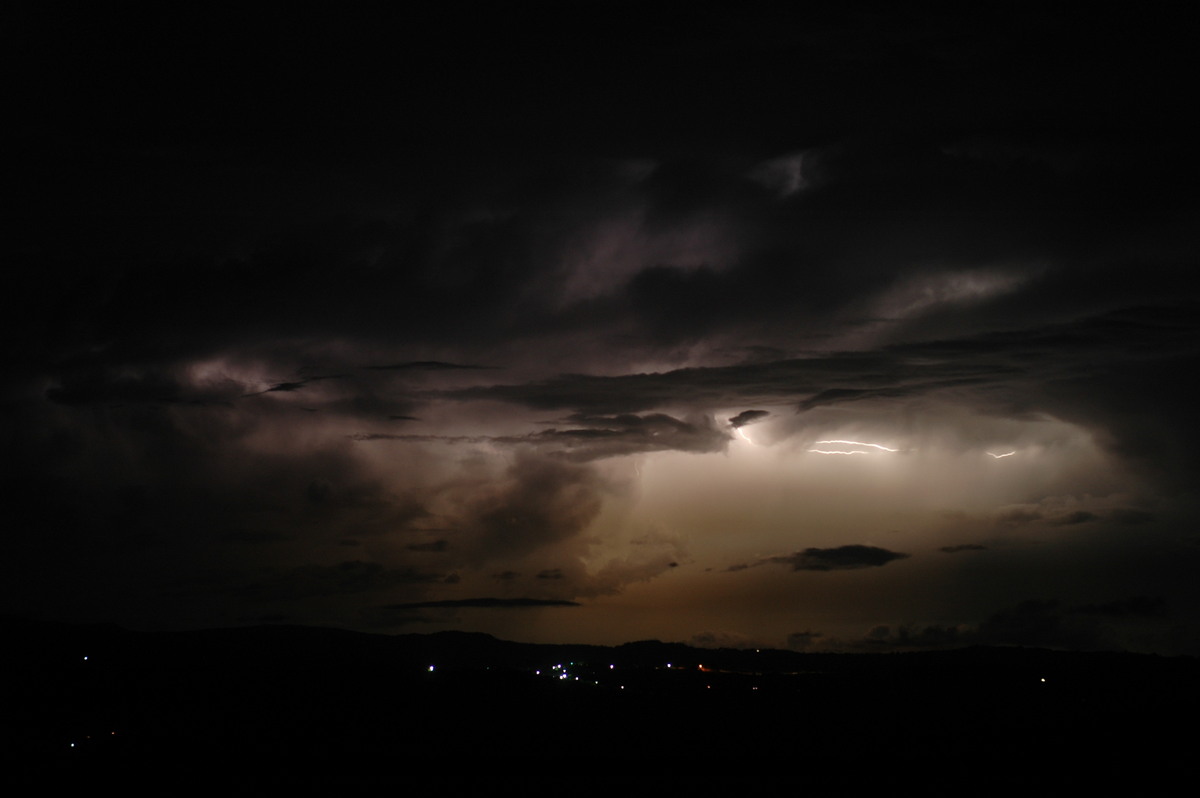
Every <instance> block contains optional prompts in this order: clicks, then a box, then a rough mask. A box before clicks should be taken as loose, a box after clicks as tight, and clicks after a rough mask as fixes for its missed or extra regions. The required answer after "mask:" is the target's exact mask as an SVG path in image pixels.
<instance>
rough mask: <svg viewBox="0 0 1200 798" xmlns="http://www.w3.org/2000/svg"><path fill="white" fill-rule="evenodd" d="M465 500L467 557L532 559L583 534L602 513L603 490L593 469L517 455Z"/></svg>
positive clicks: (461, 523)
mask: <svg viewBox="0 0 1200 798" xmlns="http://www.w3.org/2000/svg"><path fill="white" fill-rule="evenodd" d="M473 493H474V495H472V496H470V497H469V498H467V499H466V500H465V503H464V504H465V506H464V507H463V509H462V511H461V519H460V525H461V526H462V528H463V529H464V531H466V532H467V533H468V535H469V538H470V541H471V544H470V549H469V550H468V551H467V552H466V556H467V557H468V558H470V559H476V560H481V561H482V560H489V559H493V558H498V557H514V556H521V555H525V554H529V553H531V552H534V551H536V550H538V549H541V548H544V547H547V546H552V545H556V544H560V543H563V542H565V541H568V540H571V539H573V538H575V537H576V536H577V535H579V534H580V533H581V532H582V531H583V530H584V529H585V528H586V527H587V525H588V524H589V523H590V522H591V521H592V520H593V519H594V518H595V517H596V516H597V515H598V514H599V512H600V507H601V497H602V495H603V485H602V483H601V481H600V479H599V477H598V476H597V474H596V473H595V472H594V471H593V470H592V469H591V468H589V467H587V466H582V465H575V464H572V463H567V462H564V461H561V460H556V459H551V458H547V457H540V456H536V455H533V454H525V453H522V452H520V451H519V452H518V453H517V456H516V458H515V459H514V461H513V462H512V464H511V465H510V466H509V467H508V468H507V469H506V471H505V473H504V474H503V475H501V476H500V477H499V478H498V479H496V480H494V481H492V482H490V483H488V484H486V485H481V486H480V487H479V490H478V491H473Z"/></svg>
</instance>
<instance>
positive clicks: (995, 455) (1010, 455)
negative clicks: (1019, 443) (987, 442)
mask: <svg viewBox="0 0 1200 798" xmlns="http://www.w3.org/2000/svg"><path fill="white" fill-rule="evenodd" d="M1016 453H1017V450H1016V449H1013V450H1012V451H1011V452H1005V453H1004V454H992V453H991V452H986V454H991V455H992V457H995V458H996V459H997V460H999V459H1000V458H1001V457H1012V456H1013V455H1014V454H1016Z"/></svg>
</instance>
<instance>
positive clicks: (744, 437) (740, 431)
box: [736, 427, 754, 443]
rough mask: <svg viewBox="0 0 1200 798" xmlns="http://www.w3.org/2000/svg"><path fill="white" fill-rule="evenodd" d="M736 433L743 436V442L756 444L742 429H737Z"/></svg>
mask: <svg viewBox="0 0 1200 798" xmlns="http://www.w3.org/2000/svg"><path fill="white" fill-rule="evenodd" d="M736 431H737V434H738V435H741V436H742V440H744V441H745V442H746V443H754V441H752V440H750V436H749V435H747V434H746V433H745V431H743V430H742V428H741V427H737V428H736Z"/></svg>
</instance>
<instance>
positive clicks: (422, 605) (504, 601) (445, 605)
mask: <svg viewBox="0 0 1200 798" xmlns="http://www.w3.org/2000/svg"><path fill="white" fill-rule="evenodd" d="M578 606H580V604H579V602H577V601H567V600H565V599H536V598H467V599H444V600H442V601H416V602H412V603H409V604H390V605H388V606H387V607H386V608H385V609H389V610H423V609H457V608H466V607H479V608H483V609H527V608H530V607H578Z"/></svg>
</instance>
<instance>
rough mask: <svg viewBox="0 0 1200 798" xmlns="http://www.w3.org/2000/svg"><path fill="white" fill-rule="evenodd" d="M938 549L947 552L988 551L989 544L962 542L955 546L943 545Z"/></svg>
mask: <svg viewBox="0 0 1200 798" xmlns="http://www.w3.org/2000/svg"><path fill="white" fill-rule="evenodd" d="M938 551H944V552H945V553H946V554H958V553H959V552H963V551H987V546H981V545H979V544H978V543H960V544H957V545H954V546H942V547H940V548H939V549H938Z"/></svg>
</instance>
